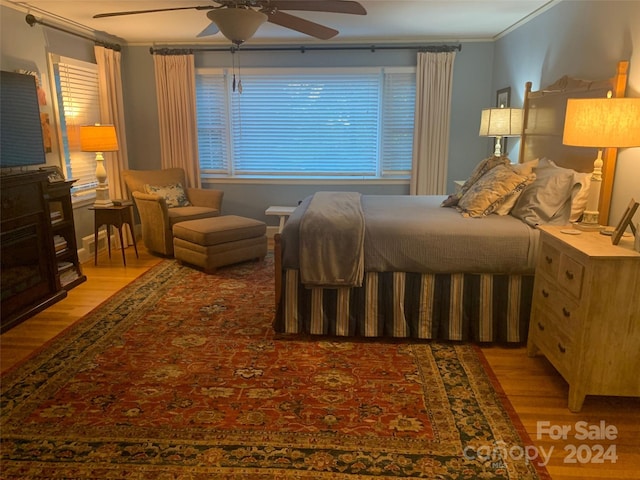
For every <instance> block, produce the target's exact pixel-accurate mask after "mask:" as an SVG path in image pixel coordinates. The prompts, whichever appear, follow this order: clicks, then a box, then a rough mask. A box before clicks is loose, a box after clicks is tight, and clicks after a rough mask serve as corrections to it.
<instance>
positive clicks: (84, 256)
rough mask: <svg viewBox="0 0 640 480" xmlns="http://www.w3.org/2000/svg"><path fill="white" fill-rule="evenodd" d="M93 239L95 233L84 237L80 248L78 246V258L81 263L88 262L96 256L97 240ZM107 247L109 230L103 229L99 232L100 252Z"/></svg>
mask: <svg viewBox="0 0 640 480" xmlns="http://www.w3.org/2000/svg"><path fill="white" fill-rule="evenodd" d="M93 240H94V238H93V235H87V236H86V237H82V244H81V245H80V248H78V260H79V261H80V263H84V262H87V261H89V260H91V259H92V258H93V257H94V253H95V251H96V249H95V242H94V241H93ZM111 242H112V243H113V237H111ZM106 248H107V232H106V231H105V230H101V231H100V232H98V252H100V251H102V250H106Z"/></svg>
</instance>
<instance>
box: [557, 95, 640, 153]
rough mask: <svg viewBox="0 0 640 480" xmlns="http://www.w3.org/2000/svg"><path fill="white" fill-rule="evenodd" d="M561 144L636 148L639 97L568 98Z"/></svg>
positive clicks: (639, 129) (638, 143)
mask: <svg viewBox="0 0 640 480" xmlns="http://www.w3.org/2000/svg"><path fill="white" fill-rule="evenodd" d="M562 143H564V144H565V145H575V146H580V147H596V148H605V147H640V98H570V99H569V100H567V111H566V115H565V120H564V133H563V135H562Z"/></svg>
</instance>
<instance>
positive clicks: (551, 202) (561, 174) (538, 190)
mask: <svg viewBox="0 0 640 480" xmlns="http://www.w3.org/2000/svg"><path fill="white" fill-rule="evenodd" d="M533 171H534V173H535V175H536V179H535V181H534V182H533V183H532V184H531V185H529V186H528V187H527V188H525V189H524V191H523V192H522V194H521V195H520V197H519V198H518V200H517V201H516V204H515V205H514V206H513V209H512V210H511V215H513V216H514V217H516V218H519V219H520V220H522V221H523V222H525V223H527V224H529V225H531V226H534V227H535V226H536V225H544V224H552V225H566V224H568V223H569V217H570V215H571V195H572V193H573V191H574V186H575V184H576V180H575V173H576V172H575V171H573V170H570V169H567V168H561V167H558V166H557V165H556V164H555V163H553V162H552V161H551V160H549V159H546V158H543V159H541V160H540V161H539V163H538V166H537V167H536V168H534V170H533Z"/></svg>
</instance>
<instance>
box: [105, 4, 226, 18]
mask: <svg viewBox="0 0 640 480" xmlns="http://www.w3.org/2000/svg"><path fill="white" fill-rule="evenodd" d="M212 8H216V7H214V6H213V5H206V6H205V5H203V6H199V7H198V6H197V7H174V8H154V9H153V10H129V11H126V12H110V13H98V14H97V15H94V16H93V18H106V17H120V16H122V15H137V14H139V13H154V12H170V11H173V10H211V9H212Z"/></svg>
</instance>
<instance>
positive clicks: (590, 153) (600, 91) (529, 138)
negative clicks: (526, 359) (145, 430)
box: [274, 61, 629, 342]
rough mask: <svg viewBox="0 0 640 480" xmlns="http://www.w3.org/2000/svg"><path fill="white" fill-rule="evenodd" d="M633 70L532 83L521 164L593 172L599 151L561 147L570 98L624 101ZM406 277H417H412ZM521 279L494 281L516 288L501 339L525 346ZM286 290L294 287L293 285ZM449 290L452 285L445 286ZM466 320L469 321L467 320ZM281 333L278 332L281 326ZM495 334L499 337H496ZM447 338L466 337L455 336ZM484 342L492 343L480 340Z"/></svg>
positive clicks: (606, 181) (529, 279)
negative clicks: (542, 161) (540, 161)
mask: <svg viewBox="0 0 640 480" xmlns="http://www.w3.org/2000/svg"><path fill="white" fill-rule="evenodd" d="M628 66H629V63H628V62H626V61H622V62H620V63H619V64H618V68H617V72H616V75H615V76H614V77H612V78H609V79H607V80H603V81H584V80H576V79H573V78H570V77H568V76H565V77H562V78H561V79H560V80H558V81H557V82H555V83H554V84H552V85H550V86H548V87H546V88H544V89H542V90H539V91H531V82H528V83H527V84H526V91H525V100H524V106H523V108H524V122H525V123H524V132H523V135H522V138H521V144H520V155H519V161H520V162H525V161H528V160H532V159H535V158H543V157H547V158H549V159H551V160H553V161H554V162H555V163H556V164H557V165H559V166H562V167H566V168H572V169H574V170H578V171H581V172H591V171H592V170H593V162H594V160H595V158H596V155H597V152H596V150H595V149H593V148H582V147H569V146H565V145H563V144H562V131H563V128H564V115H565V110H566V104H567V99H568V98H580V97H586V98H598V97H606V96H607V93H608V92H609V91H612V93H613V96H614V97H623V96H624V93H625V87H626V84H627V71H628ZM616 157H617V151H616V149H607V151H606V152H605V155H604V167H603V182H602V187H601V195H600V218H601V222H602V223H603V224H606V223H607V221H608V216H609V206H610V203H611V194H612V190H613V179H614V173H615V163H616ZM274 241H275V244H274V254H275V302H276V309H277V312H278V313H277V314H276V320H274V328H275V326H276V325H277V324H278V316H279V315H280V307H282V305H281V304H282V303H283V302H284V301H285V300H284V299H283V283H284V276H285V275H284V272H283V264H282V244H281V238H280V234H276V235H275V238H274ZM406 275H414V274H408V273H407V274H406ZM445 276H447V275H445ZM450 276H451V277H452V279H453V277H454V276H460V274H455V273H452V274H451V275H450ZM485 276H487V275H485ZM489 276H490V275H489ZM498 277H499V276H498ZM502 277H504V276H502ZM516 277H517V278H515V283H516V284H517V293H516V294H515V295H512V294H511V292H513V291H516V290H513V287H512V284H513V282H512V280H513V278H512V276H507V278H506V279H505V278H497V277H496V278H495V281H496V282H497V283H496V284H499V285H500V286H501V288H502V287H504V286H505V285H508V286H507V288H508V289H511V290H509V291H508V292H507V293H505V295H507V298H509V299H511V298H513V302H514V304H513V305H512V304H511V300H509V301H508V307H507V308H508V309H509V311H510V312H511V313H509V316H510V317H509V318H510V320H508V322H509V323H510V325H511V326H510V327H508V328H509V329H510V330H508V331H507V332H506V334H505V333H504V332H501V333H500V336H501V337H502V338H501V340H500V341H508V342H512V341H513V342H523V341H525V340H526V333H523V332H526V330H528V315H529V310H530V301H531V294H532V289H533V275H520V276H516ZM441 280H443V279H442V278H440V279H435V280H434V281H436V282H439V281H441ZM458 280H459V279H458ZM458 280H456V281H458ZM443 281H444V282H447V281H448V280H447V279H446V278H445V279H444V280H443ZM465 281H466V280H465ZM472 281H473V282H476V281H477V280H476V279H473V280H472ZM482 281H484V280H482ZM489 281H491V282H494V279H493V278H491V279H490V280H489ZM288 285H289V284H288ZM287 288H289V286H288V287H287ZM444 288H448V287H447V286H446V285H445V287H444ZM491 288H494V287H491ZM460 308H462V307H460ZM514 312H515V313H514ZM296 315H297V314H296ZM465 315H466V314H465ZM512 317H513V318H512ZM466 321H468V319H467V320H466ZM454 327H455V328H458V330H457V332H458V333H459V332H460V330H459V326H458V327H456V326H455V325H454ZM474 327H475V326H474ZM280 328H282V324H280ZM482 328H484V326H483V325H481V327H480V329H482ZM490 329H491V327H490ZM276 330H278V329H277V328H276ZM291 333H293V332H291ZM490 335H494V334H493V333H491V334H490ZM420 338H432V337H420ZM433 338H439V337H433ZM467 338H468V337H467ZM447 339H465V338H458V337H452V338H447ZM479 341H487V340H483V339H480V340H479ZM488 341H494V340H488Z"/></svg>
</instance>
